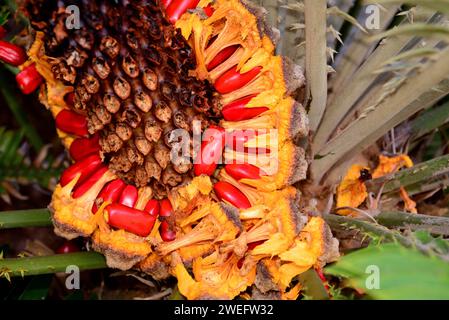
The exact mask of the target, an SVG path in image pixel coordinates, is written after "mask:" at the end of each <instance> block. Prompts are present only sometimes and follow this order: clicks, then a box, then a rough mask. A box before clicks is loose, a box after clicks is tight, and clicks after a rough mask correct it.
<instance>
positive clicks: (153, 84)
mask: <svg viewBox="0 0 449 320" xmlns="http://www.w3.org/2000/svg"><path fill="white" fill-rule="evenodd" d="M142 81H143V84H144V85H145V87H147V88H148V89H150V90H151V91H154V90H156V89H157V75H156V73H155V72H154V71H153V70H151V69H149V68H146V69H145V70H144V71H143V75H142Z"/></svg>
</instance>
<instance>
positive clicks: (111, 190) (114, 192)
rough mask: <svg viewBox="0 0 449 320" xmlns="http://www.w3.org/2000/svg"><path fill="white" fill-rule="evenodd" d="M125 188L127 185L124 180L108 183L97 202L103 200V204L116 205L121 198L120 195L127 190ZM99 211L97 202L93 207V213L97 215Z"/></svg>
mask: <svg viewBox="0 0 449 320" xmlns="http://www.w3.org/2000/svg"><path fill="white" fill-rule="evenodd" d="M125 186H126V183H124V182H123V180H121V179H117V180H114V181H111V182H108V183H107V184H106V185H105V186H104V187H103V189H102V190H101V192H100V194H99V195H98V197H97V200H98V199H101V202H102V203H103V202H106V201H110V202H111V203H115V202H117V200H118V199H119V198H120V195H121V194H122V191H123V189H124V188H125ZM98 209H99V207H98V205H97V201H95V202H94V204H93V206H92V213H94V214H95V213H97V211H98Z"/></svg>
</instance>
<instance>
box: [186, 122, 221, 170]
mask: <svg viewBox="0 0 449 320" xmlns="http://www.w3.org/2000/svg"><path fill="white" fill-rule="evenodd" d="M225 140H226V131H225V130H224V129H223V128H220V127H217V126H210V127H209V128H208V129H207V130H206V131H205V132H204V139H203V143H202V144H201V151H200V153H199V154H198V156H197V157H196V159H195V162H194V164H193V170H194V173H195V175H196V176H200V175H202V174H205V175H208V176H211V175H212V174H213V173H214V171H215V169H216V168H217V165H218V162H219V161H220V159H221V156H222V153H223V149H224V147H225Z"/></svg>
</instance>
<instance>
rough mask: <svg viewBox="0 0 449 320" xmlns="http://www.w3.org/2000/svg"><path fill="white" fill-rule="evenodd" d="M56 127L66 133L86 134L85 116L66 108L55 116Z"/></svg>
mask: <svg viewBox="0 0 449 320" xmlns="http://www.w3.org/2000/svg"><path fill="white" fill-rule="evenodd" d="M56 127H57V128H58V129H59V130H61V131H64V132H65V133H68V134H73V135H77V136H87V135H88V134H89V132H88V131H87V119H86V117H85V116H83V115H81V114H78V113H76V112H74V111H70V110H67V109H64V110H62V111H61V112H59V113H58V115H57V116H56Z"/></svg>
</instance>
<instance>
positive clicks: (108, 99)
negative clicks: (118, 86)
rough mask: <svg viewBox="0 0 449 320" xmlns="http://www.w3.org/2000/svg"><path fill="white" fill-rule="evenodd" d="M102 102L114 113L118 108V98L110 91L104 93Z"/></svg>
mask: <svg viewBox="0 0 449 320" xmlns="http://www.w3.org/2000/svg"><path fill="white" fill-rule="evenodd" d="M103 103H104V106H105V107H106V109H107V110H108V111H109V112H110V113H116V112H117V111H118V110H119V109H120V100H119V99H117V97H116V96H115V95H113V94H111V93H106V94H105V95H104V97H103Z"/></svg>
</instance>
